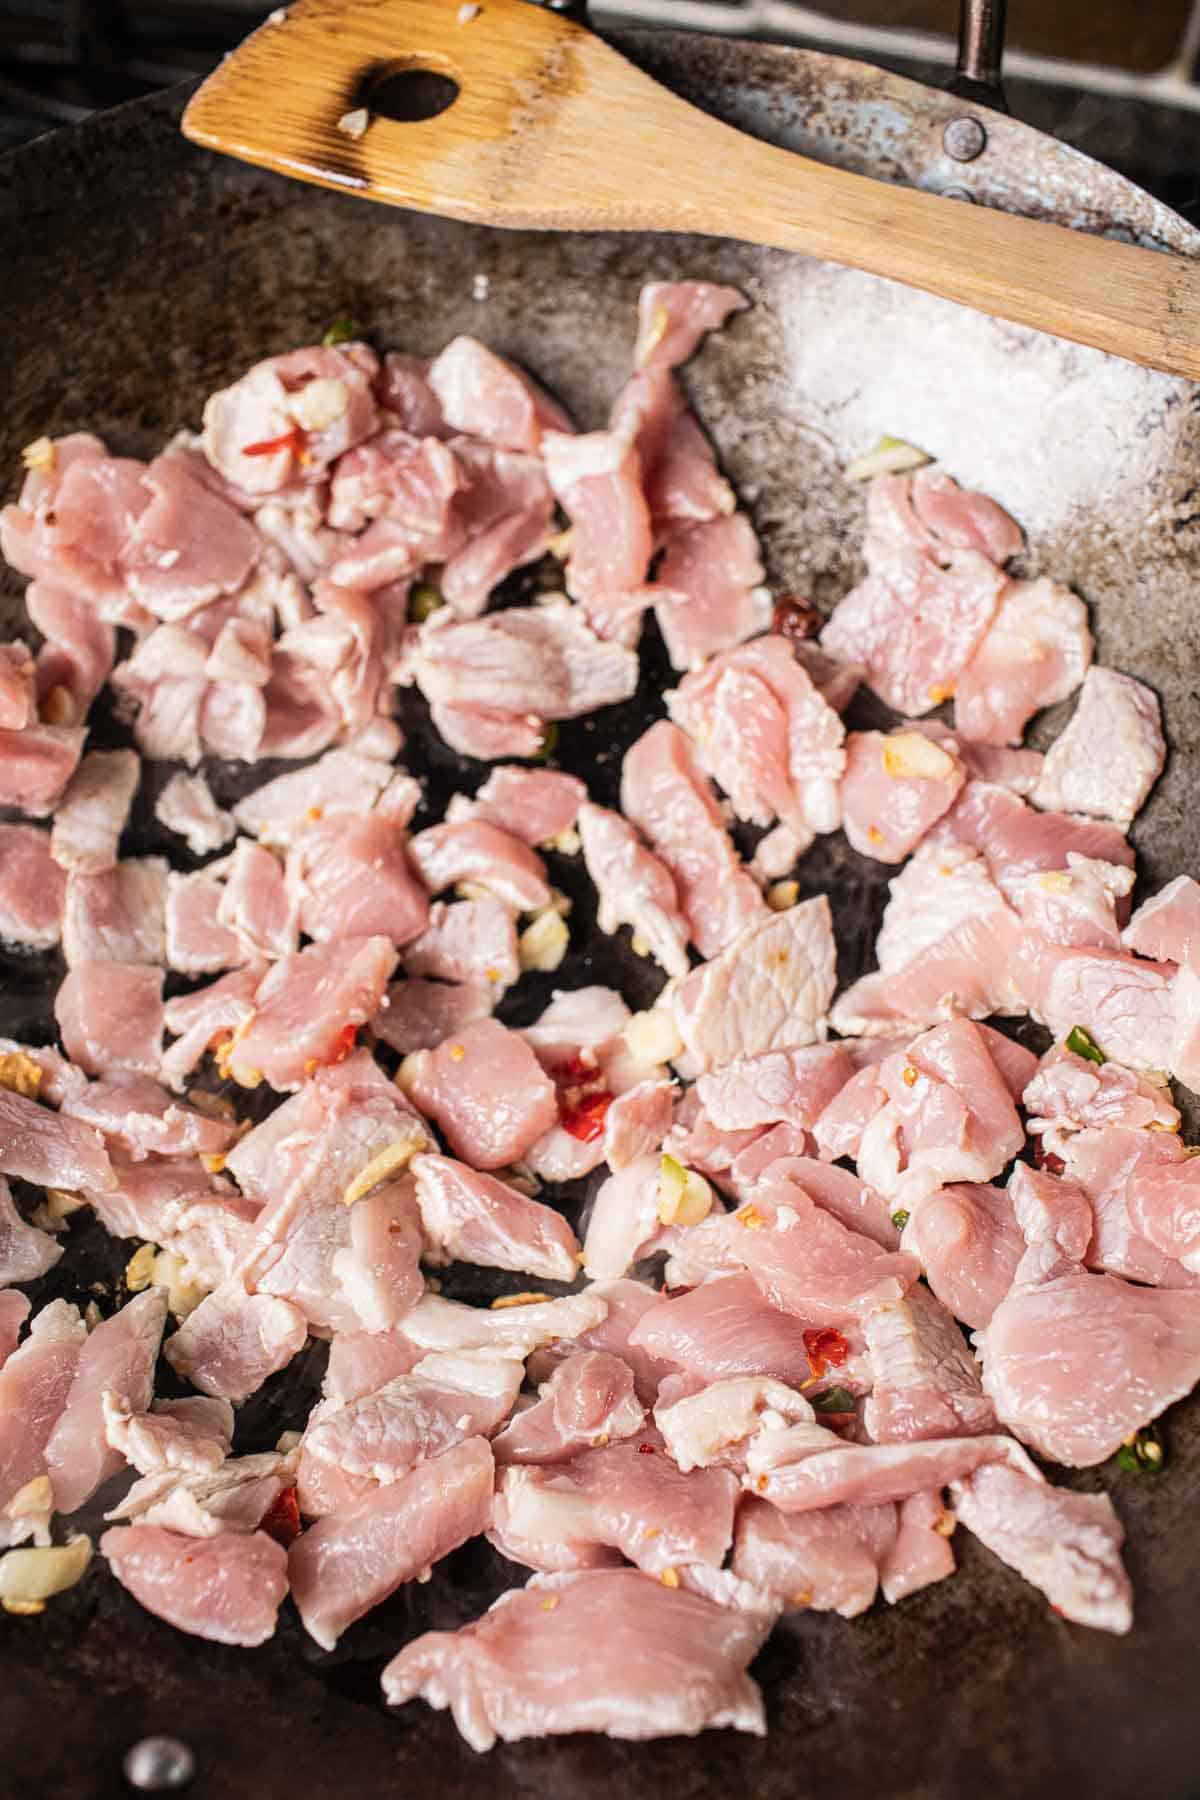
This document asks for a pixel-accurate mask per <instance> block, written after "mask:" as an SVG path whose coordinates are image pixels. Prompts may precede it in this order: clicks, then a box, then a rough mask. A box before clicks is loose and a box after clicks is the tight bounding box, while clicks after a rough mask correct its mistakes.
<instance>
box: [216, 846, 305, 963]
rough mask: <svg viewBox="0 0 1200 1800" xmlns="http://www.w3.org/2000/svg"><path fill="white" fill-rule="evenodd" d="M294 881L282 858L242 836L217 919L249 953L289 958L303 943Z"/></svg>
mask: <svg viewBox="0 0 1200 1800" xmlns="http://www.w3.org/2000/svg"><path fill="white" fill-rule="evenodd" d="M298 910H299V909H298V904H297V895H296V891H295V885H294V883H292V882H290V881H289V880H288V879H287V878H286V876H285V874H284V868H283V864H282V863H281V862H280V860H279V858H278V857H277V856H275V855H274V854H273V853H272V852H271V851H270V850H268V849H266V847H265V846H264V845H262V844H253V843H251V842H250V840H249V838H239V839H238V840H237V843H236V844H235V845H234V847H233V854H232V856H231V857H230V858H229V861H228V868H227V871H226V876H225V886H224V888H223V890H222V893H221V899H220V901H219V903H218V906H217V919H218V922H219V923H220V924H222V925H224V926H225V927H226V929H227V930H229V931H232V932H234V933H235V934H236V936H237V938H238V940H239V941H240V943H241V944H242V946H243V948H244V950H245V953H246V955H247V956H266V957H278V956H287V955H288V954H289V952H291V951H294V950H295V949H296V948H297V945H298V924H299V921H298Z"/></svg>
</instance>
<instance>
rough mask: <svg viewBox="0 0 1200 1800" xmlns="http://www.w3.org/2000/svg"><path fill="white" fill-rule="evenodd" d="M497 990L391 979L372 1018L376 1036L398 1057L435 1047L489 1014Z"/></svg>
mask: <svg viewBox="0 0 1200 1800" xmlns="http://www.w3.org/2000/svg"><path fill="white" fill-rule="evenodd" d="M495 1000H496V993H495V992H494V991H491V992H487V993H485V992H483V990H482V989H480V988H475V987H458V986H456V985H454V984H453V983H449V982H444V981H423V980H419V979H416V978H414V979H412V980H409V981H394V982H393V983H392V985H391V987H390V988H389V989H388V991H387V993H386V994H385V995H384V997H383V1000H382V1001H381V1002H380V1008H379V1011H378V1012H377V1013H376V1015H375V1017H374V1018H373V1019H372V1021H371V1029H372V1031H374V1033H375V1035H376V1037H378V1038H382V1040H383V1042H384V1043H385V1044H390V1045H391V1047H392V1049H393V1050H397V1051H399V1053H400V1055H401V1056H407V1055H409V1053H410V1052H411V1051H413V1050H436V1049H437V1047H438V1045H439V1044H441V1043H443V1042H444V1041H445V1040H446V1038H448V1037H453V1036H454V1035H455V1033H457V1032H461V1031H465V1030H466V1028H467V1026H468V1025H473V1024H474V1023H475V1021H476V1020H477V1019H486V1018H487V1017H488V1015H489V1014H490V1013H491V1010H492V1006H493V1005H494V1003H495Z"/></svg>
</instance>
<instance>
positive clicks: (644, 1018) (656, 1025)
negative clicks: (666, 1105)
mask: <svg viewBox="0 0 1200 1800" xmlns="http://www.w3.org/2000/svg"><path fill="white" fill-rule="evenodd" d="M621 1036H622V1037H623V1038H624V1039H625V1042H626V1044H627V1045H628V1047H629V1054H630V1055H631V1056H632V1057H633V1060H634V1061H635V1062H636V1063H639V1064H641V1065H642V1066H643V1067H644V1068H654V1067H656V1066H657V1065H658V1064H659V1063H666V1062H671V1061H672V1060H673V1059H674V1058H675V1057H677V1056H678V1055H679V1053H680V1051H681V1050H682V1049H683V1039H682V1038H681V1037H680V1035H679V1032H678V1029H677V1028H676V1025H675V1019H674V1017H673V1015H672V1013H671V1010H670V1008H669V1007H666V1006H652V1007H650V1008H649V1009H648V1010H647V1011H646V1012H639V1013H634V1015H633V1017H632V1019H630V1021H629V1023H628V1025H626V1027H625V1029H624V1031H623V1032H622V1033H621Z"/></svg>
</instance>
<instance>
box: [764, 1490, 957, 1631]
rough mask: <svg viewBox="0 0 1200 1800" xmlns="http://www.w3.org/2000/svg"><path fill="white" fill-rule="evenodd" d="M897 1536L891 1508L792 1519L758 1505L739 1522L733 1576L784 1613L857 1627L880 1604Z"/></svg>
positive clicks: (832, 1510)
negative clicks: (830, 1616)
mask: <svg viewBox="0 0 1200 1800" xmlns="http://www.w3.org/2000/svg"><path fill="white" fill-rule="evenodd" d="M896 1536H897V1519H896V1508H895V1507H894V1506H893V1505H892V1504H891V1502H888V1503H886V1504H885V1505H883V1506H830V1507H826V1508H825V1509H824V1510H823V1511H821V1512H815V1513H801V1514H800V1515H799V1516H797V1517H789V1516H788V1515H787V1514H785V1513H781V1512H778V1511H777V1510H776V1509H775V1507H773V1506H771V1505H769V1504H768V1503H767V1501H765V1500H757V1499H753V1498H752V1499H749V1500H746V1501H745V1502H744V1503H743V1505H742V1508H741V1511H740V1512H739V1514H738V1528H737V1539H736V1541H735V1543H734V1547H733V1563H732V1568H733V1572H734V1574H735V1575H737V1576H739V1577H740V1578H741V1579H742V1580H743V1581H748V1582H751V1583H752V1584H753V1585H754V1586H755V1587H756V1588H758V1589H760V1590H761V1591H762V1592H764V1593H766V1594H768V1595H769V1596H770V1597H771V1599H772V1600H773V1601H774V1602H775V1604H776V1605H777V1606H779V1607H781V1608H783V1609H784V1610H785V1611H791V1610H798V1611H805V1612H836V1613H839V1614H840V1615H841V1617H842V1618H843V1619H854V1618H857V1617H858V1615H859V1614H860V1613H864V1612H866V1610H867V1608H868V1607H869V1606H870V1605H871V1603H872V1602H873V1600H874V1599H875V1595H876V1593H877V1592H878V1590H879V1584H880V1576H881V1574H882V1572H883V1570H884V1568H885V1567H886V1565H887V1560H888V1555H889V1552H890V1551H891V1550H892V1549H893V1548H894V1546H895V1543H896ZM941 1541H942V1543H943V1545H944V1546H945V1554H946V1555H947V1556H948V1557H949V1568H947V1569H944V1570H943V1571H942V1572H943V1573H945V1574H949V1573H951V1572H952V1571H953V1567H954V1559H953V1556H952V1554H951V1553H950V1547H949V1544H948V1543H947V1541H946V1539H944V1538H943V1539H942V1540H941ZM932 1578H933V1579H936V1577H932ZM910 1591H911V1590H910ZM889 1597H890V1596H889Z"/></svg>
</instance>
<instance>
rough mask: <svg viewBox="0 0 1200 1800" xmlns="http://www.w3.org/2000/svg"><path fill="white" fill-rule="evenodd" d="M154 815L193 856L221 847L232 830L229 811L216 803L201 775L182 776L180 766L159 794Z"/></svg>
mask: <svg viewBox="0 0 1200 1800" xmlns="http://www.w3.org/2000/svg"><path fill="white" fill-rule="evenodd" d="M154 816H155V818H156V819H157V820H158V822H159V824H160V825H165V826H166V828H167V830H168V831H173V832H174V833H175V834H176V836H178V837H181V838H183V840H184V842H185V843H186V844H187V847H188V849H189V850H190V851H191V852H192V855H193V856H206V855H207V854H208V853H209V851H210V850H219V849H221V847H222V845H224V844H227V843H228V842H229V840H230V838H231V837H232V836H233V835H234V831H235V826H234V822H233V815H232V813H227V812H224V811H223V810H222V809H221V807H219V806H218V805H217V803H216V801H215V800H214V799H213V796H212V790H211V788H210V787H209V785H208V783H207V782H206V781H205V779H204V777H203V775H185V774H184V772H183V770H182V769H180V770H178V771H177V772H176V773H175V774H174V775H172V777H171V779H170V780H169V781H168V782H167V785H166V786H165V787H164V788H163V791H162V793H161V794H160V795H159V796H158V799H157V800H156V802H155V805H154Z"/></svg>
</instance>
